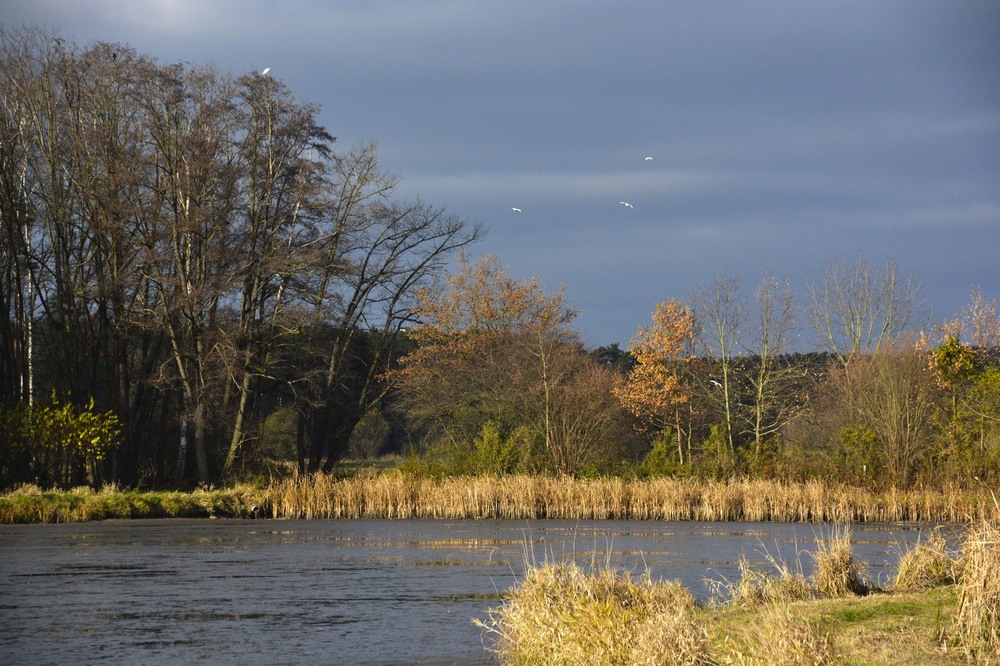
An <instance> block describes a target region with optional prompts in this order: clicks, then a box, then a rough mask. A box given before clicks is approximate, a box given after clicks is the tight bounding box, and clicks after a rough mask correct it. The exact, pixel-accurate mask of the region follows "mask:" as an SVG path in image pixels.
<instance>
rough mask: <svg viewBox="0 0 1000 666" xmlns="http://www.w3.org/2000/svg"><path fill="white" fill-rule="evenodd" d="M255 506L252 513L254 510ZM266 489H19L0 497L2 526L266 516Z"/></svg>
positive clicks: (31, 487)
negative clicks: (129, 519)
mask: <svg viewBox="0 0 1000 666" xmlns="http://www.w3.org/2000/svg"><path fill="white" fill-rule="evenodd" d="M255 506H256V507H258V508H257V510H256V511H254V510H253V507H255ZM268 506H269V502H268V501H267V494H266V491H264V490H262V489H259V488H255V487H252V486H246V485H237V486H233V487H230V488H219V489H209V490H204V489H199V490H195V491H193V492H180V491H160V490H150V491H139V490H122V489H119V488H116V487H107V488H103V489H101V490H93V489H92V488H87V487H80V488H73V489H71V490H67V491H43V490H41V489H40V488H38V487H37V486H22V487H20V488H16V489H14V490H13V491H10V492H7V493H4V494H2V495H0V523H68V522H80V521H86V520H108V519H115V518H117V519H123V518H209V517H217V518H243V517H247V516H250V515H252V514H254V513H256V514H257V515H266V512H267V508H268Z"/></svg>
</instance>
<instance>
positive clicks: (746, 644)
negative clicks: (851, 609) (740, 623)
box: [722, 604, 837, 666]
mask: <svg viewBox="0 0 1000 666" xmlns="http://www.w3.org/2000/svg"><path fill="white" fill-rule="evenodd" d="M726 647H727V648H728V649H727V650H726V652H725V655H724V659H723V660H722V663H725V664H732V665H733V666H828V665H831V664H836V663H837V659H836V654H835V651H834V648H833V639H832V637H831V635H830V633H829V632H826V631H823V630H822V629H820V628H819V627H818V626H817V625H816V624H814V623H811V622H808V621H806V620H804V619H802V618H799V617H797V616H796V615H795V614H794V613H793V612H792V608H791V607H790V606H789V605H787V604H773V605H770V606H768V608H767V609H766V610H765V611H764V612H763V614H762V615H761V617H760V621H759V622H757V623H754V624H753V625H752V628H751V630H750V631H749V632H747V634H745V635H744V636H742V640H727V641H726Z"/></svg>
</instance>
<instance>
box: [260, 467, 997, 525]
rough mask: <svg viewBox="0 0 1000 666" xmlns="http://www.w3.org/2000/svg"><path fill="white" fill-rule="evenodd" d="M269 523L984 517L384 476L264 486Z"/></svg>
mask: <svg viewBox="0 0 1000 666" xmlns="http://www.w3.org/2000/svg"><path fill="white" fill-rule="evenodd" d="M267 494H268V498H269V500H270V503H271V506H272V511H273V515H274V517H276V518H446V519H465V518H469V519H474V518H482V519H512V520H522V519H543V518H552V519H566V520H588V519H594V520H604V519H619V520H624V519H634V520H699V521H726V520H734V521H779V522H833V523H839V524H847V523H859V522H860V523H863V522H900V521H912V520H933V521H937V522H953V521H957V520H960V519H961V517H962V516H966V517H967V516H980V515H983V513H984V511H985V507H986V503H985V502H984V500H983V497H982V496H981V495H977V494H976V493H973V492H970V491H966V492H964V493H959V492H952V491H947V492H944V491H935V490H920V491H915V490H914V491H905V492H904V491H896V490H894V491H890V492H889V493H887V494H882V495H879V494H874V493H871V492H868V491H865V490H861V489H858V488H852V487H847V486H830V485H825V484H824V483H822V482H819V481H809V482H806V483H787V482H783V481H766V480H747V479H732V480H729V481H715V480H699V479H667V478H655V479H637V480H623V479H618V478H600V479H575V478H571V477H558V478H553V477H545V476H483V477H449V478H444V479H433V478H429V477H422V476H415V475H409V474H403V473H399V472H392V473H384V474H381V475H378V476H367V475H365V476H358V477H351V478H341V479H337V478H333V477H330V476H325V475H307V476H298V477H290V478H285V479H281V480H278V481H274V482H273V483H272V484H271V486H270V487H269V488H268V493H267Z"/></svg>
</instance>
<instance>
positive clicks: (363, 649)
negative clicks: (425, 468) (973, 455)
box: [0, 520, 926, 665]
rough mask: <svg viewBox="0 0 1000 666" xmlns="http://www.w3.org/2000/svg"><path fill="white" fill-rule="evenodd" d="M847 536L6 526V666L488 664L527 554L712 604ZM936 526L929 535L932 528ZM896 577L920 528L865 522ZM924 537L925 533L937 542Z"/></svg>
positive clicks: (332, 524)
mask: <svg viewBox="0 0 1000 666" xmlns="http://www.w3.org/2000/svg"><path fill="white" fill-rule="evenodd" d="M833 529H834V528H832V527H829V526H827V527H824V526H819V525H793V524H785V523H696V522H654V521H650V522H646V521H425V520H402V521H389V520H359V521H292V520H287V521H286V520H283V521H274V520H256V521H248V520H128V521H104V522H91V523H78V524H70V525H3V526H0V566H2V569H0V624H2V627H3V629H2V632H0V663H3V664H70V663H71V664H77V665H78V664H92V663H93V664H96V663H121V664H126V663H127V664H138V663H142V664H158V663H162V664H176V663H187V664H197V663H205V664H209V663H211V664H302V663H309V664H358V665H364V664H372V665H374V664H456V663H457V664H474V663H488V661H489V658H490V653H489V651H488V650H487V649H486V648H488V647H489V645H490V642H489V640H488V638H484V637H483V635H482V632H481V630H480V629H479V628H477V627H476V626H475V625H474V624H473V619H474V618H479V619H485V618H486V616H487V612H488V610H489V609H490V608H495V607H497V606H498V605H499V604H500V601H499V599H498V595H499V594H500V593H502V592H503V591H504V590H506V589H508V588H509V587H510V586H512V585H514V584H516V582H517V580H518V579H519V577H520V576H521V575H522V574H523V571H524V568H525V563H526V562H535V563H541V562H546V561H558V560H563V559H572V560H574V561H576V562H577V563H578V564H581V565H584V566H588V565H590V564H598V565H601V566H606V565H610V566H613V567H616V568H619V569H624V570H627V571H631V572H635V573H637V574H639V573H643V572H646V571H649V572H650V573H651V575H652V576H653V578H655V579H661V580H672V579H678V580H680V581H681V582H682V583H684V584H685V585H686V586H687V587H689V588H690V589H691V590H692V591H693V592H694V593H695V595H696V596H698V597H699V598H701V599H706V598H708V597H709V595H710V594H711V591H712V586H711V585H710V584H708V583H707V582H706V579H708V580H716V581H719V580H725V579H734V578H735V575H736V572H737V568H736V563H737V561H738V560H739V558H740V556H741V555H745V556H746V557H748V558H749V559H750V560H752V561H754V562H757V563H759V564H760V565H761V566H769V565H768V562H769V561H771V560H774V561H782V562H786V563H788V564H789V565H790V566H792V567H793V569H794V570H797V569H799V568H801V570H802V571H803V573H805V574H806V575H808V574H809V573H810V571H811V566H812V558H811V556H810V555H809V554H810V553H811V552H812V551H814V550H815V547H816V541H817V539H820V538H823V537H825V536H829V535H830V534H831V533H832V531H833ZM924 529H925V530H926V527H925V528H924ZM851 533H852V541H853V542H854V553H855V558H856V559H857V560H859V561H860V562H862V563H864V564H865V565H866V567H867V574H868V576H869V577H870V578H871V579H873V580H875V581H883V582H886V581H888V580H889V579H890V578H891V576H892V574H893V573H894V571H893V566H894V565H895V564H896V562H898V559H899V553H900V552H901V550H903V549H905V548H906V547H907V546H908V545H909V544H912V543H913V542H914V541H916V540H917V539H918V538H920V537H921V530H920V528H918V527H917V526H913V525H856V526H854V527H852V528H851ZM923 536H926V532H925V533H924V535H923Z"/></svg>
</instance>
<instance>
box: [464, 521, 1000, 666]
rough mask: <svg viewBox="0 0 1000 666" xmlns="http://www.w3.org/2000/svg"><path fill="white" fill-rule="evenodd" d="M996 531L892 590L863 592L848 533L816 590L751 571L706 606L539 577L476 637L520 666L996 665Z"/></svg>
mask: <svg viewBox="0 0 1000 666" xmlns="http://www.w3.org/2000/svg"><path fill="white" fill-rule="evenodd" d="M996 525H997V524H996V522H995V521H993V522H985V521H984V522H982V523H980V524H979V526H978V527H974V528H973V529H972V530H970V532H969V534H968V536H967V538H966V540H965V542H964V544H963V546H962V551H961V553H960V554H959V553H955V554H950V553H947V552H945V550H944V545H943V543H944V542H943V540H936V541H935V540H931V541H930V542H927V543H924V544H920V545H918V546H917V547H915V548H914V549H913V550H911V551H908V552H907V553H905V554H903V556H902V560H903V561H901V562H900V567H899V572H900V573H899V575H898V576H897V578H896V581H895V582H894V584H893V585H892V587H891V588H889V589H887V590H880V589H876V588H874V587H872V586H871V585H870V584H869V583H868V582H867V581H865V580H864V579H863V577H862V576H861V574H860V571H859V570H858V568H857V567H856V566H855V564H854V562H853V557H852V553H851V548H850V540H849V534H848V533H847V532H841V533H839V534H837V535H834V536H833V537H832V538H831V539H830V540H829V541H828V542H827V543H826V544H825V545H823V546H822V547H821V548H820V549H819V550H818V551H817V553H816V556H815V557H816V559H817V561H816V567H815V573H814V574H813V576H812V578H811V579H809V580H806V579H805V578H804V577H802V576H801V575H799V574H793V573H790V572H791V568H790V567H788V566H787V565H785V564H782V563H775V564H776V566H775V572H772V574H771V575H768V574H765V573H763V572H760V571H754V570H751V569H750V568H749V567H748V566H741V569H742V571H743V576H742V577H741V579H740V580H738V581H735V582H733V583H731V584H730V583H725V584H723V585H720V587H721V588H723V589H724V591H725V592H726V593H727V594H726V595H725V597H724V600H722V601H719V600H716V601H714V602H712V603H710V604H706V605H703V606H699V605H698V604H696V603H695V601H694V598H693V597H692V596H691V594H690V592H688V591H687V590H686V589H684V588H683V587H681V586H680V585H679V584H678V583H676V582H653V581H651V580H650V579H649V577H648V576H642V577H639V578H636V577H633V576H631V575H629V574H627V573H621V572H616V571H611V570H608V569H601V568H598V569H596V570H589V571H585V570H584V569H581V568H580V567H578V566H576V565H575V564H573V563H558V564H543V565H540V566H538V565H536V566H533V567H531V568H529V570H528V572H527V573H526V574H525V576H524V579H523V580H522V582H521V583H520V584H519V585H518V586H516V587H515V588H513V589H512V590H511V591H509V592H508V593H507V594H506V595H505V600H504V603H503V605H502V606H501V607H500V608H495V609H492V610H491V612H490V615H489V617H488V619H487V620H486V621H482V622H479V624H480V626H481V627H482V628H483V630H484V634H485V636H487V638H489V639H492V643H493V649H494V651H495V653H496V655H497V657H498V659H499V661H500V663H501V664H509V665H527V664H553V665H557V664H566V665H569V664H573V665H581V664H582V665H586V664H590V665H594V666H597V665H602V666H603V665H613V664H623V665H624V664H691V665H702V666H706V665H722V664H735V665H746V666H750V665H757V664H760V665H765V664H766V665H774V666H785V665H788V666H791V665H799V664H812V665H817V666H819V665H825V664H893V665H896V664H913V665H917V664H920V665H926V664H967V663H976V664H998V663H1000V637H998V629H997V623H998V619H1000V618H998V617H997V613H998V609H1000V530H998V529H997V526H996ZM942 564H947V566H942ZM774 574H776V575H774Z"/></svg>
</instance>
